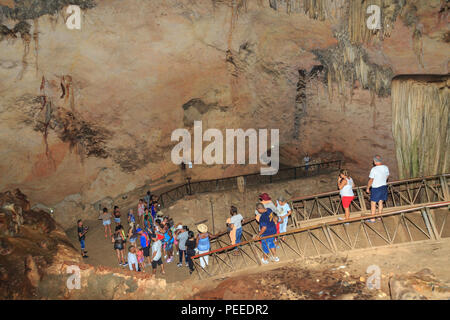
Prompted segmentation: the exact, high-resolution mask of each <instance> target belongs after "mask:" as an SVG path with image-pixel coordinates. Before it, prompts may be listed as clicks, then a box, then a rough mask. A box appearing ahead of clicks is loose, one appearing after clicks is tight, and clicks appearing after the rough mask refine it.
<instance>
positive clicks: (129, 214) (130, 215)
mask: <svg viewBox="0 0 450 320" xmlns="http://www.w3.org/2000/svg"><path fill="white" fill-rule="evenodd" d="M128 217H129V218H130V222H136V219H135V218H134V214H132V213H128Z"/></svg>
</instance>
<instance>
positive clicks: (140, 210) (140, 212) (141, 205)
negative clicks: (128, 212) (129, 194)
mask: <svg viewBox="0 0 450 320" xmlns="http://www.w3.org/2000/svg"><path fill="white" fill-rule="evenodd" d="M138 217H139V223H140V224H141V226H143V225H144V200H142V199H139V204H138Z"/></svg>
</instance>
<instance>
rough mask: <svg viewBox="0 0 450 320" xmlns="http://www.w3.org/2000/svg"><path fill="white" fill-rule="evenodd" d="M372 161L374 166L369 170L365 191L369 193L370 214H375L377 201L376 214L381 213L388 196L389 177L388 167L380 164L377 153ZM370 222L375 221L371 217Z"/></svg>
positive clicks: (379, 157)
mask: <svg viewBox="0 0 450 320" xmlns="http://www.w3.org/2000/svg"><path fill="white" fill-rule="evenodd" d="M373 163H374V164H375V166H374V167H373V168H372V170H370V174H369V178H370V179H369V182H368V183H367V189H366V192H367V193H369V194H370V210H371V213H372V215H375V211H376V206H377V203H378V214H381V213H382V211H383V201H386V200H387V197H388V188H387V179H388V178H389V168H388V167H387V166H385V165H384V164H382V159H381V156H379V155H376V156H375V157H374V158H373ZM370 188H372V190H370ZM370 222H375V219H371V220H370Z"/></svg>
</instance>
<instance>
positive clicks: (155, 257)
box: [152, 234, 165, 276]
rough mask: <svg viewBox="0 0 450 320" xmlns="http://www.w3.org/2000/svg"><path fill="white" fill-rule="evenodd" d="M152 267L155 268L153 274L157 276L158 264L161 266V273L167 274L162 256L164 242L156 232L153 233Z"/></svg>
mask: <svg viewBox="0 0 450 320" xmlns="http://www.w3.org/2000/svg"><path fill="white" fill-rule="evenodd" d="M152 241H153V243H152V269H153V276H156V268H157V267H158V266H161V273H162V274H165V272H164V264H163V262H162V259H161V256H162V252H161V251H162V250H161V249H162V243H161V240H159V239H158V236H157V235H156V234H152Z"/></svg>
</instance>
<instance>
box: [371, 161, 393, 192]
mask: <svg viewBox="0 0 450 320" xmlns="http://www.w3.org/2000/svg"><path fill="white" fill-rule="evenodd" d="M388 176H389V169H388V167H387V166H385V165H384V164H381V165H379V166H375V167H373V168H372V170H370V174H369V178H370V179H373V183H372V188H379V187H382V186H384V185H386V181H387V178H388Z"/></svg>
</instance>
